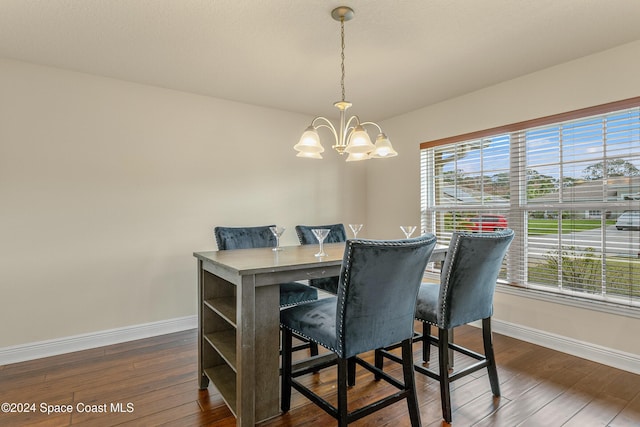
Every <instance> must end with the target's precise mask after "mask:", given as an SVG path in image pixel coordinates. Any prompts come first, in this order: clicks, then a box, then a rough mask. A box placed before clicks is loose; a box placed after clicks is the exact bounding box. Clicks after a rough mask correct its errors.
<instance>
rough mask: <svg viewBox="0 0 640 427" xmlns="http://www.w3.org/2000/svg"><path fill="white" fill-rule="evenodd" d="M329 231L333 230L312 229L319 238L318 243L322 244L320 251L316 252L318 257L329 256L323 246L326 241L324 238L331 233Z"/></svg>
mask: <svg viewBox="0 0 640 427" xmlns="http://www.w3.org/2000/svg"><path fill="white" fill-rule="evenodd" d="M329 231H331V230H329V229H328V228H312V229H311V232H312V233H313V235H314V236H316V239H318V243H319V244H320V251H319V252H318V253H317V254H316V256H317V257H322V256H327V254H326V253H325V252H324V247H323V246H322V244H323V243H324V239H326V238H327V236H328V235H329Z"/></svg>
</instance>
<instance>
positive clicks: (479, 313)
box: [437, 229, 514, 329]
mask: <svg viewBox="0 0 640 427" xmlns="http://www.w3.org/2000/svg"><path fill="white" fill-rule="evenodd" d="M513 236H514V232H513V230H511V229H505V230H502V231H497V232H494V233H462V232H456V233H453V236H452V238H451V242H450V244H449V250H448V252H447V256H446V257H445V260H444V264H443V268H442V273H441V279H440V295H439V299H438V307H437V322H438V325H437V326H438V327H439V328H442V329H451V328H455V327H456V326H460V325H464V324H467V323H470V322H474V321H476V320H480V319H486V318H488V317H491V315H492V314H493V294H494V292H495V289H496V282H497V280H498V274H499V273H500V268H501V267H502V260H503V259H504V257H505V255H506V253H507V249H509V245H510V244H511V241H512V240H513Z"/></svg>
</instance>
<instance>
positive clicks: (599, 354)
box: [491, 319, 640, 374]
mask: <svg viewBox="0 0 640 427" xmlns="http://www.w3.org/2000/svg"><path fill="white" fill-rule="evenodd" d="M491 329H492V330H493V332H495V333H497V334H502V335H507V336H509V337H512V338H515V339H519V340H522V341H527V342H530V343H532V344H537V345H540V346H542V347H547V348H551V349H553V350H557V351H561V352H563V353H568V354H571V355H573V356H577V357H581V358H583V359H587V360H591V361H593V362H598V363H602V364H603V365H607V366H612V367H614V368H618V369H622V370H625V371H629V372H633V373H634V374H640V356H639V355H637V354H632V353H626V352H623V351H619V350H615V349H611V348H607V347H602V346H599V345H596V344H591V343H587V342H584V341H579V340H575V339H573V338H567V337H563V336H560V335H555V334H552V333H549V332H545V331H540V330H537V329H532V328H527V327H524V326H521V325H516V324H513V323H509V322H503V321H500V320H497V319H492V320H491Z"/></svg>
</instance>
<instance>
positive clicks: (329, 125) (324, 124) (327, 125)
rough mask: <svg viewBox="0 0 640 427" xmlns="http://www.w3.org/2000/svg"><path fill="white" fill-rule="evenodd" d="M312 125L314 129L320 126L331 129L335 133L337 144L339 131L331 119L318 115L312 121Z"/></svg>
mask: <svg viewBox="0 0 640 427" xmlns="http://www.w3.org/2000/svg"><path fill="white" fill-rule="evenodd" d="M318 121H320V122H321V123H319V124H316V122H318ZM311 126H313V128H314V129H316V130H317V129H319V128H327V129H329V130H330V131H331V133H332V134H333V137H334V138H335V140H336V144H337V143H338V140H339V139H338V132H337V131H336V128H335V127H334V126H333V123H331V121H330V120H329V119H327V118H326V117H322V116H318V117H316V118H315V119H313V121H312V122H311Z"/></svg>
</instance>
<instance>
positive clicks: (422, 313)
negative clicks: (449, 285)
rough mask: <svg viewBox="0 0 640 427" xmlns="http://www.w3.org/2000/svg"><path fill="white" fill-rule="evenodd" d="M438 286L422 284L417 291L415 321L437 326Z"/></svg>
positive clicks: (435, 284)
mask: <svg viewBox="0 0 640 427" xmlns="http://www.w3.org/2000/svg"><path fill="white" fill-rule="evenodd" d="M439 296H440V284H437V283H426V282H423V283H422V284H421V285H420V289H419V290H418V300H417V301H416V319H418V320H422V321H425V322H428V323H431V324H433V325H436V326H437V325H438V314H437V308H438V297H439Z"/></svg>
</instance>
